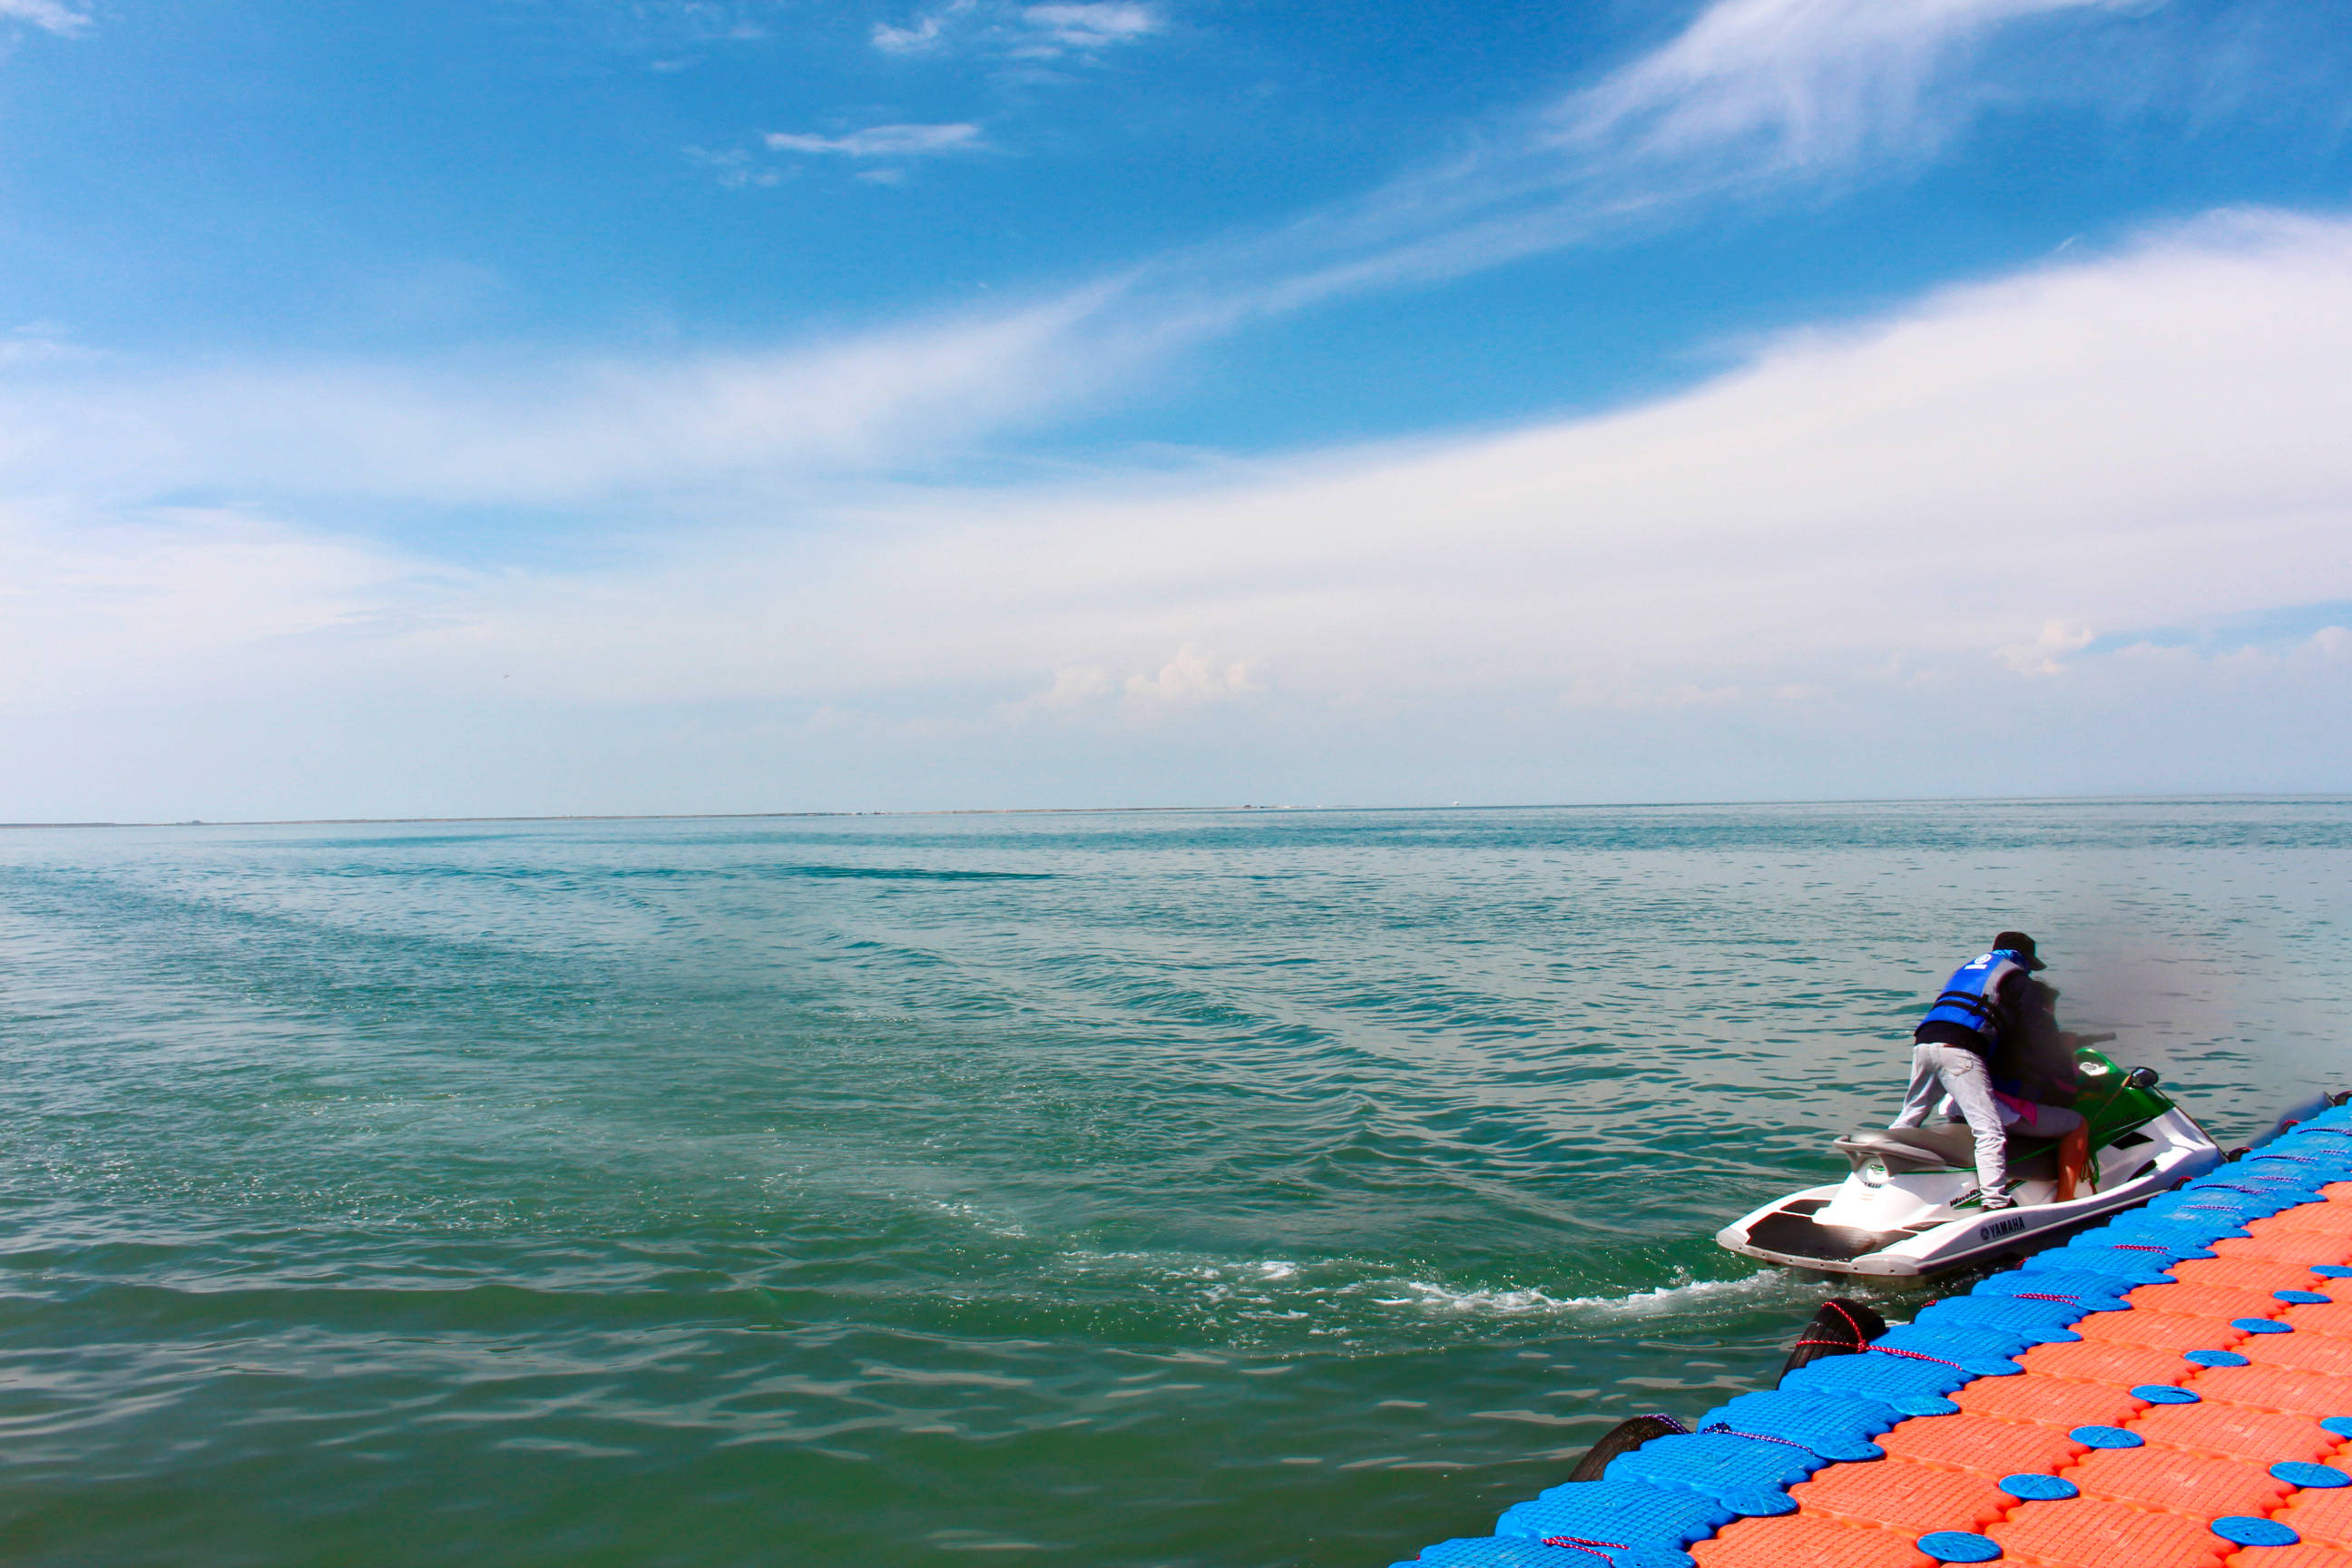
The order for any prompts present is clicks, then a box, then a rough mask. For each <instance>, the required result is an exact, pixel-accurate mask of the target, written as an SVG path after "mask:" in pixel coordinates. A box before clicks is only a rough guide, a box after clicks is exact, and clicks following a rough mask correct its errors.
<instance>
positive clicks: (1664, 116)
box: [1555, 0, 2134, 169]
mask: <svg viewBox="0 0 2352 1568" xmlns="http://www.w3.org/2000/svg"><path fill="white" fill-rule="evenodd" d="M2132 3H2134V0H1911V3H1909V4H1905V5H1885V4H1884V3H1883V0H1717V4H1716V5H1710V6H1708V7H1707V8H1706V10H1704V11H1702V12H1701V13H1700V14H1699V16H1698V17H1697V19H1696V21H1694V22H1693V23H1692V24H1691V25H1690V26H1689V27H1687V28H1686V29H1685V31H1684V32H1683V33H1682V34H1681V35H1680V36H1678V37H1675V39H1674V40H1673V41H1672V42H1670V43H1668V44H1666V45H1665V46H1664V47H1661V48H1659V49H1657V50H1656V51H1655V52H1654V53H1652V54H1650V55H1648V56H1645V57H1643V58H1641V59H1639V60H1636V61H1635V62H1633V64H1631V65H1629V66H1627V67H1625V68H1622V69H1621V70H1619V71H1618V72H1616V73H1615V74H1614V75H1612V76H1611V77H1610V78H1608V79H1606V80H1604V81H1602V82H1601V84H1600V85H1599V86H1597V87H1594V88H1592V89H1590V90H1587V91H1584V92H1580V93H1579V94H1577V95H1576V96H1575V97H1573V98H1571V99H1570V100H1568V101H1567V102H1565V103H1564V104H1562V105H1560V106H1559V109H1558V110H1556V111H1555V119H1556V122H1557V123H1558V124H1559V143H1560V144H1562V145H1564V146H1568V147H1570V148H1575V149H1579V150H1582V151H1586V152H1594V151H1598V152H1601V153H1603V155H1608V156H1622V155H1626V154H1633V155H1638V156H1644V157H1689V156H1693V155H1706V156H1717V155H1721V154H1723V153H1727V152H1737V153H1739V154H1740V155H1741V156H1742V157H1743V158H1746V159H1750V160H1753V161H1754V163H1755V165H1756V166H1757V167H1758V168H1759V169H1782V168H1791V167H1806V168H1815V167H1819V166H1821V165H1823V164H1829V163H1849V162H1851V161H1852V160H1853V159H1855V158H1857V157H1859V156H1862V155H1863V154H1864V153H1869V152H1872V151H1877V150H1884V149H1885V148H1887V147H1889V146H1890V145H1892V146H1895V147H1904V146H1906V144H1908V143H1911V142H1914V141H1915V140H1916V139H1918V138H1921V137H1924V136H1931V135H1932V134H1934V133H1935V132H1938V131H1940V130H1942V129H1944V128H1946V127H1945V121H1946V120H1947V119H1948V115H1949V113H1950V112H1951V109H1952V106H1951V105H1949V104H1939V103H1938V102H1937V100H1938V99H1939V98H1943V97H1946V96H1948V95H1946V94H1942V93H1938V92H1937V91H1935V90H1933V89H1935V88H1936V87H1937V81H1938V79H1939V77H1942V76H1943V75H1944V74H1945V73H1946V72H1947V71H1948V68H1949V67H1950V66H1951V65H1952V64H1953V63H1954V61H1955V59H1956V58H1958V57H1960V56H1962V55H1964V54H1965V53H1966V51H1967V50H1969V48H1970V47H1974V46H1976V45H1979V44H1980V43H1982V42H1983V41H1984V40H1985V39H1986V38H1987V37H1990V35H1992V34H1993V33H1995V32H1997V31H1999V30H2000V29H2001V28H2003V27H2006V26H2010V25H2011V24H2014V23H2016V22H2019V21H2021V20H2028V19H2032V18H2034V17H2038V16H2048V15H2051V14H2053V13H2059V12H2068V11H2085V10H2088V11H2112V10H2116V9H2120V8H2122V6H2124V5H2127V4H2132ZM1963 96H1965V95H1963ZM1970 107H1973V105H1970Z"/></svg>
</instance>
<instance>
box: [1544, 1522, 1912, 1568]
mask: <svg viewBox="0 0 2352 1568" xmlns="http://www.w3.org/2000/svg"><path fill="white" fill-rule="evenodd" d="M1690 1554H1691V1556H1692V1557H1694V1558H1696V1560H1697V1562H1698V1568H1931V1565H1930V1564H1929V1563H1928V1561H1927V1557H1926V1556H1925V1555H1924V1554H1922V1553H1921V1552H1920V1551H1919V1548H1918V1547H1917V1546H1916V1545H1915V1544H1914V1543H1913V1537H1912V1536H1910V1535H1898V1534H1896V1533H1895V1531H1891V1530H1877V1529H1874V1528H1873V1527H1871V1526H1869V1525H1857V1524H1842V1523H1840V1522H1838V1521H1836V1520H1833V1519H1823V1518H1821V1517H1819V1516H1817V1515H1813V1514H1805V1513H1784V1514H1781V1515H1780V1516H1779V1517H1778V1518H1775V1519H1742V1520H1737V1521H1733V1522H1732V1523H1730V1524H1727V1525H1725V1526H1724V1527H1723V1529H1722V1530H1721V1531H1718V1532H1717V1533H1716V1534H1715V1535H1714V1536H1712V1537H1711V1538H1709V1539H1707V1540H1706V1541H1701V1542H1696V1543H1695V1544H1694V1545H1693V1546H1692V1547H1691V1549H1690ZM1562 1568H1567V1565H1566V1564H1565V1563H1563V1564H1562Z"/></svg>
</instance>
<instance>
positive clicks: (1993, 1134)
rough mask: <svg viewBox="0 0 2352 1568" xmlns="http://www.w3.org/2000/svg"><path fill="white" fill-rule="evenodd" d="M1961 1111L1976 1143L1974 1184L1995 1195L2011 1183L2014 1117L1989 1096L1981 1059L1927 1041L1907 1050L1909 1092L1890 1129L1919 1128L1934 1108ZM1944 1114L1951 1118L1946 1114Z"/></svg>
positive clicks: (1966, 1051)
mask: <svg viewBox="0 0 2352 1568" xmlns="http://www.w3.org/2000/svg"><path fill="white" fill-rule="evenodd" d="M1947 1100H1949V1101H1951V1102H1952V1103H1953V1104H1956V1105H1958V1107H1959V1111H1960V1115H1961V1117H1962V1118H1963V1119H1965V1120H1966V1121H1967V1122H1968V1124H1969V1131H1971V1132H1973V1133H1975V1134H1976V1139H1977V1185H1978V1186H1979V1187H1981V1188H1983V1189H1984V1190H1985V1191H1986V1192H1988V1193H1997V1192H2000V1190H2001V1188H2002V1187H2003V1186H2004V1185H2005V1184H2007V1182H2008V1180H2009V1162H2008V1152H2009V1134H2008V1131H2007V1129H2008V1124H2009V1123H2010V1122H2011V1121H2016V1120H2018V1117H2017V1113H2016V1112H2015V1111H2013V1110H2010V1109H2009V1108H2008V1107H2007V1106H2005V1105H2003V1104H2001V1103H2000V1101H1999V1100H1995V1099H1993V1097H1992V1074H1991V1072H1990V1071H1989V1070H1988V1069H1987V1068H1986V1067H1985V1060H1984V1058H1982V1057H1980V1056H1979V1055H1977V1054H1976V1052H1974V1051H1972V1050H1969V1048H1968V1047H1965V1046H1939V1045H1932V1044H1929V1043H1927V1042H1926V1041H1921V1042H1920V1043H1919V1044H1917V1045H1915V1046H1913V1047H1911V1088H1910V1089H1909V1091H1908V1092H1906V1094H1905V1095H1904V1097H1903V1109H1902V1110H1900V1111H1897V1112H1896V1113H1895V1120H1894V1121H1890V1122H1888V1123H1887V1126H1889V1127H1919V1126H1923V1125H1925V1124H1926V1122H1927V1117H1928V1115H1929V1114H1930V1113H1931V1112H1933V1111H1934V1110H1936V1109H1937V1106H1939V1105H1942V1104H1943V1103H1944V1102H1945V1101H1947ZM1947 1114H1949V1112H1948V1111H1947Z"/></svg>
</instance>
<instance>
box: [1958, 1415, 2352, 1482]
mask: <svg viewBox="0 0 2352 1568" xmlns="http://www.w3.org/2000/svg"><path fill="white" fill-rule="evenodd" d="M1946 1419H1950V1417H1946ZM2132 1430H2133V1431H2135V1432H2137V1433H2138V1434H2139V1435H2140V1436H2143V1437H2145V1438H2147V1440H2148V1441H2149V1442H2150V1443H2158V1444H2162V1445H2164V1446H2165V1447H2172V1448H2186V1449H2188V1450H2189V1451H2190V1452H2192V1453H2198V1454H2210V1455H2212V1456H2213V1457H2214V1458H2220V1459H2240V1460H2243V1461H2245V1462H2247V1463H2249V1464H2258V1465H2265V1466H2268V1465H2274V1464H2276V1463H2278V1462H2279V1461H2280V1460H2281V1459H2301V1460H2305V1461H2310V1460H2314V1459H2321V1458H2326V1456H2328V1455H2329V1454H2332V1453H2334V1452H2335V1451H2336V1445H2337V1444H2339V1443H2341V1442H2342V1441H2343V1439H2342V1438H2340V1437H2338V1436H2336V1435H2335V1434H2334V1433H2333V1432H2330V1431H2328V1430H2327V1429H2326V1428H2325V1427H2323V1426H2320V1424H2319V1423H2318V1422H2316V1421H2315V1420H2313V1419H2312V1418H2311V1417H2310V1416H2308V1415H2280V1414H2279V1413H2278V1412H2277V1411H2274V1410H2254V1409H2250V1408H2248V1407H2247V1406H2245V1405H2224V1404H2222V1403H2221V1401H2219V1400H2214V1399H2209V1400H2207V1401H2206V1402H2205V1403H2204V1404H2202V1405H2157V1406H2156V1407H2155V1408H2154V1409H2152V1410H2149V1411H2147V1413H2146V1414H2144V1415H2140V1416H2139V1417H2137V1419H2135V1420H2134V1421H2133V1422H2132Z"/></svg>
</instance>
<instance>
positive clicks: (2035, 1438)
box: [1877, 1411, 2087, 1479]
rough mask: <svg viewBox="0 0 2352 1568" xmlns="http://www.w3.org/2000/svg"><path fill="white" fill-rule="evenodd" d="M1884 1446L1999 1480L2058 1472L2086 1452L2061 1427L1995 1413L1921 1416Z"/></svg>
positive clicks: (1881, 1439)
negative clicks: (1998, 1417) (2037, 1472)
mask: <svg viewBox="0 0 2352 1568" xmlns="http://www.w3.org/2000/svg"><path fill="white" fill-rule="evenodd" d="M1877 1443H1878V1446H1879V1447H1882V1448H1884V1449H1885V1450H1886V1452H1887V1453H1888V1454H1889V1455H1890V1456H1891V1457H1893V1458H1898V1459H1907V1460H1909V1461H1910V1462H1911V1463H1913V1464H1915V1465H1935V1466H1938V1467H1940V1468H1945V1469H1952V1470H1975V1471H1978V1472H1979V1473H1981V1474H1985V1475H1990V1476H1992V1477H1993V1478H1995V1479H1999V1478H2000V1477H2002V1476H2008V1475H2014V1474H2016V1473H2017V1472H2018V1471H2020V1470H2055V1469H2056V1468H2058V1467H2059V1466H2061V1465H2067V1464H2072V1463H2073V1462H2074V1460H2075V1459H2076V1458H2078V1457H2080V1456H2081V1455H2082V1454H2084V1452H2086V1451H2087V1450H2085V1449H2084V1447H2083V1445H2082V1444H2080V1443H2077V1442H2075V1441H2074V1439H2073V1438H2071V1437H2069V1436H2066V1434H2065V1433H2064V1432H2063V1431H2062V1430H2061V1429H2059V1428H2058V1427H2055V1426H2033V1425H2029V1424H2028V1423H2025V1422H2022V1421H2001V1420H1996V1419H1995V1418H1994V1417H1992V1416H1990V1415H1970V1414H1969V1413H1968V1412H1967V1411H1962V1412H1961V1413H1960V1414H1959V1415H1919V1416H1915V1417H1913V1418H1912V1419H1911V1420H1908V1421H1906V1422H1903V1423H1901V1424H1900V1425H1898V1426H1895V1427H1894V1428H1893V1429H1891V1430H1889V1431H1887V1432H1885V1433H1882V1434H1881V1435H1880V1436H1878V1438H1877Z"/></svg>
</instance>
